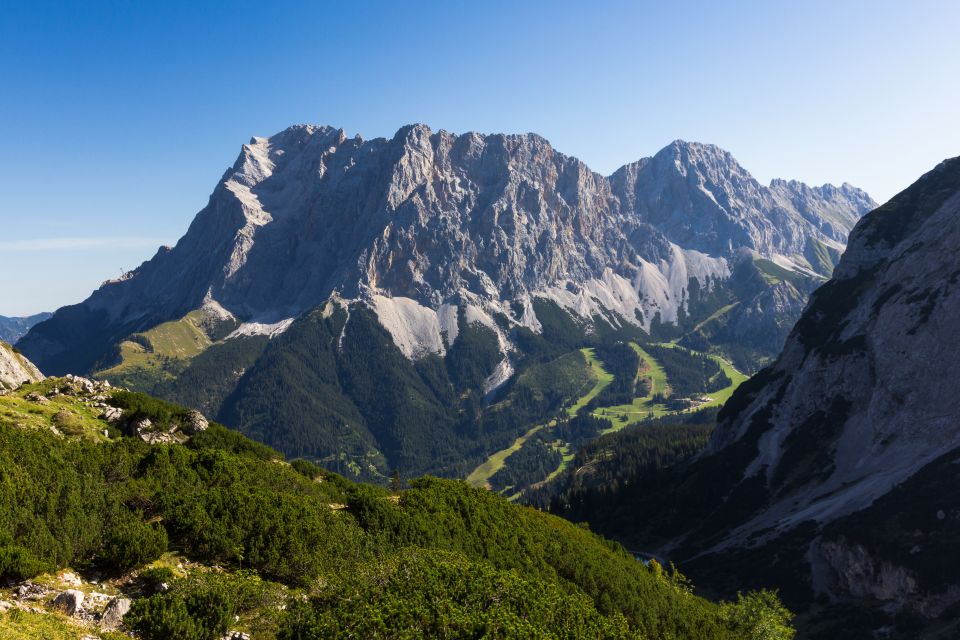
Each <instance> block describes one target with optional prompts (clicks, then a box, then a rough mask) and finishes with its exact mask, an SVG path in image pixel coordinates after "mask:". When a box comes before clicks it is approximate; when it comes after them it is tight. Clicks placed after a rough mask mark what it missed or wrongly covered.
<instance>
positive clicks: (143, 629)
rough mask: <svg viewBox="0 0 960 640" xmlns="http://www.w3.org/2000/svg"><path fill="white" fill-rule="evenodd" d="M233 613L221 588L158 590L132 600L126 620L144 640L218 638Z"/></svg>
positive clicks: (226, 595)
mask: <svg viewBox="0 0 960 640" xmlns="http://www.w3.org/2000/svg"><path fill="white" fill-rule="evenodd" d="M232 616H233V606H232V603H231V601H230V597H229V595H228V594H227V593H226V592H225V590H223V589H221V588H205V589H198V590H193V591H189V592H187V593H181V592H171V593H158V594H155V595H152V596H150V597H149V598H141V599H139V600H137V601H135V602H134V603H133V605H132V606H131V607H130V612H129V613H128V614H127V615H126V617H125V618H124V622H125V623H126V624H127V625H128V626H129V627H130V628H131V629H133V630H134V631H136V632H137V633H138V634H139V635H140V636H141V637H142V638H144V640H168V639H170V638H177V640H217V639H218V638H220V637H221V636H222V635H223V633H224V632H225V631H226V630H227V625H228V624H229V622H230V619H231V617H232Z"/></svg>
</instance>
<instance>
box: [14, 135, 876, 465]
mask: <svg viewBox="0 0 960 640" xmlns="http://www.w3.org/2000/svg"><path fill="white" fill-rule="evenodd" d="M874 206H875V203H874V202H873V201H872V200H871V199H870V198H869V196H867V194H865V193H864V192H862V191H860V190H858V189H855V188H854V187H851V186H849V185H846V184H844V185H843V186H841V187H834V186H831V185H825V186H822V187H809V186H806V185H804V184H802V183H798V182H795V181H783V180H775V181H773V182H772V183H771V184H770V185H768V186H765V185H762V184H760V183H759V182H757V181H756V180H755V179H754V178H753V177H752V176H751V175H750V174H749V173H748V172H747V171H746V170H745V169H744V168H743V167H741V166H740V165H739V164H738V163H737V162H736V160H735V159H734V158H733V157H732V156H731V155H730V154H729V153H727V152H725V151H723V150H721V149H719V148H717V147H715V146H712V145H704V144H697V143H687V142H683V141H676V142H674V143H672V144H670V145H668V146H667V147H666V148H664V149H663V150H661V151H660V152H658V153H657V154H656V155H654V156H653V157H650V158H645V159H642V160H640V161H638V162H635V163H631V164H629V165H626V166H624V167H622V168H620V169H619V170H617V171H616V172H614V174H612V175H611V176H609V177H605V176H601V175H599V174H597V173H595V172H593V171H591V170H590V169H589V168H588V167H587V166H586V165H585V164H584V163H582V162H580V161H579V160H577V159H576V158H572V157H570V156H566V155H564V154H561V153H559V152H557V151H555V150H554V149H553V148H552V147H551V146H550V144H549V143H548V142H547V141H546V140H544V139H543V138H541V137H539V136H537V135H534V134H525V135H480V134H476V133H467V134H463V135H454V134H450V133H447V132H445V131H438V132H433V131H431V130H430V129H429V128H428V127H426V126H425V125H413V126H407V127H404V128H402V129H400V130H399V131H398V132H397V133H396V135H395V136H394V137H393V138H391V139H389V140H388V139H382V138H378V139H373V140H363V139H361V138H360V137H359V136H357V137H352V138H351V137H348V136H347V135H346V134H345V133H344V132H343V131H342V130H339V129H334V128H331V127H317V126H295V127H291V128H289V129H287V130H285V131H283V132H281V133H279V134H276V135H274V136H271V137H269V138H254V139H252V140H251V141H250V143H249V144H247V145H244V146H243V148H242V151H241V153H240V156H239V158H238V159H237V161H236V162H235V164H234V165H233V167H231V168H230V169H228V170H227V171H226V173H225V174H224V176H223V178H222V179H221V181H220V182H219V184H218V185H217V186H216V188H215V189H214V192H213V194H212V195H211V197H210V201H209V203H208V204H207V206H206V207H205V208H204V209H203V210H201V211H200V212H199V213H198V214H197V216H196V218H195V219H194V221H193V223H192V224H191V225H190V228H189V229H188V231H187V233H186V234H185V235H184V236H183V238H181V240H180V241H179V242H178V243H177V244H176V246H174V247H163V248H161V249H160V250H159V251H158V253H157V254H156V255H155V256H154V257H153V258H152V259H151V260H149V261H147V262H145V263H144V264H143V265H141V266H140V267H138V268H137V269H136V270H134V271H132V272H130V273H127V274H125V275H124V276H123V277H122V278H120V279H118V280H114V281H110V282H107V283H105V284H104V285H103V286H102V287H101V288H100V289H98V290H97V291H95V292H94V293H93V294H92V295H91V296H90V297H89V298H88V299H87V300H86V301H84V302H83V303H81V304H79V305H73V306H70V307H64V308H62V309H60V310H58V311H57V312H56V313H55V314H54V316H53V317H52V318H50V319H49V320H47V321H45V322H42V323H40V324H38V325H36V326H35V327H33V328H32V329H31V330H30V332H29V333H28V334H27V335H26V336H24V337H23V338H22V339H21V340H20V341H19V343H18V347H19V348H20V349H21V350H22V351H23V352H24V353H25V354H26V355H27V356H29V357H30V358H31V359H32V360H33V361H34V362H36V363H37V364H38V366H39V367H40V368H41V369H42V370H43V371H44V372H45V373H48V374H62V373H66V372H75V373H96V374H97V375H99V376H101V377H105V378H107V379H110V380H112V381H114V382H119V383H123V384H127V385H129V386H131V387H134V388H140V389H143V390H147V391H150V392H153V393H157V394H159V395H161V396H164V397H168V398H172V399H174V400H178V401H181V402H185V403H187V404H191V405H197V404H201V403H202V404H204V406H201V407H200V408H202V409H204V410H206V411H208V412H210V413H211V414H213V415H215V416H217V417H218V418H219V419H221V420H223V421H224V422H225V423H227V424H229V425H231V426H234V427H237V428H239V429H241V430H242V431H244V432H245V433H248V434H250V435H253V436H255V437H257V438H260V439H262V440H264V441H266V442H268V443H270V444H272V445H273V446H276V447H278V448H280V449H281V450H283V451H284V452H286V453H288V454H291V455H301V456H308V457H311V458H314V459H318V460H326V461H327V462H330V461H332V460H333V459H340V458H342V457H343V456H344V455H346V456H347V457H348V458H349V459H350V460H351V461H352V462H357V461H360V466H361V467H362V468H363V469H376V470H377V473H385V472H386V471H388V470H389V469H391V468H398V467H399V468H403V469H406V470H410V471H411V472H423V471H430V472H434V473H442V474H459V473H462V472H463V471H464V470H465V469H467V470H468V467H469V462H470V461H473V460H476V459H478V458H482V457H483V456H484V455H486V454H488V453H489V452H490V451H491V450H496V448H499V447H500V446H502V445H504V444H506V443H509V441H511V440H512V438H514V437H515V436H516V435H517V433H518V429H519V428H520V427H521V426H522V425H521V424H518V423H522V422H523V421H524V420H523V419H518V417H517V416H516V415H512V416H511V417H510V418H507V417H506V416H500V417H494V418H491V417H490V414H491V413H492V412H490V411H488V410H486V408H487V407H489V406H490V405H491V403H493V402H494V401H495V400H496V399H497V398H498V397H499V398H503V397H505V396H506V394H508V393H509V392H510V390H511V388H512V386H511V385H513V384H515V382H516V380H517V379H518V377H519V375H520V374H521V373H522V372H523V370H524V368H525V367H528V366H530V365H531V364H533V363H536V362H540V361H542V360H543V359H545V358H547V357H548V356H557V355H560V354H559V353H557V352H556V348H557V347H558V346H565V347H567V348H568V349H573V348H576V347H579V346H582V345H583V344H587V343H588V342H589V341H590V340H591V336H593V337H596V336H601V335H603V334H605V333H611V332H612V333H617V332H621V333H624V334H625V335H626V334H630V335H633V334H636V333H637V332H639V334H642V335H649V336H657V337H659V338H671V339H676V340H678V341H679V343H680V344H681V345H684V346H688V347H690V348H695V349H700V350H709V351H714V352H716V353H719V354H722V355H724V356H725V357H727V358H729V359H730V360H731V361H733V362H734V363H735V364H736V365H737V366H738V367H739V368H740V369H742V370H745V371H753V370H756V369H757V368H759V367H760V366H762V365H763V364H765V363H766V362H768V361H769V360H770V359H771V358H772V357H773V356H775V355H776V353H777V352H778V351H779V349H780V347H781V346H782V344H783V340H784V339H785V337H786V334H787V332H788V331H789V328H790V327H791V326H792V325H793V323H794V321H795V320H796V319H797V317H799V314H800V312H801V310H802V308H803V306H804V304H805V303H806V300H807V296H808V295H809V293H810V292H811V291H812V290H813V289H815V288H816V286H817V285H819V284H821V283H822V282H824V281H825V279H826V278H827V277H828V276H829V275H830V273H831V272H832V270H833V268H834V266H835V264H836V263H837V261H838V259H839V257H840V255H841V253H842V252H843V249H844V246H845V241H846V237H847V233H848V232H849V230H850V229H851V228H852V226H853V225H854V224H855V223H856V221H857V219H858V218H859V217H860V216H861V215H862V214H863V213H865V212H866V211H868V210H870V209H872V208H873V207H874ZM639 334H638V335H639ZM538 340H539V342H538ZM373 372H380V373H381V374H382V375H380V377H379V378H377V379H373V378H372V374H373ZM278 380H279V381H280V382H277V381H278ZM517 404H518V403H514V406H517ZM548 404H549V403H548ZM546 408H547V407H546V406H538V407H537V408H536V411H531V412H530V413H531V414H532V413H536V412H537V411H543V410H545V409H546ZM524 419H525V418H524ZM491 420H492V422H491ZM508 423H512V426H510V424H508ZM464 443H466V444H464Z"/></svg>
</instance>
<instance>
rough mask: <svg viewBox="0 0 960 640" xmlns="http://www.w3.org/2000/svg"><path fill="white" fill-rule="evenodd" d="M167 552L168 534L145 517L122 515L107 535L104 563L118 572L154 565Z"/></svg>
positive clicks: (102, 559) (118, 515) (123, 513)
mask: <svg viewBox="0 0 960 640" xmlns="http://www.w3.org/2000/svg"><path fill="white" fill-rule="evenodd" d="M166 550H167V532H166V530H165V529H164V528H163V526H162V525H160V524H159V523H147V522H144V520H143V516H142V514H140V515H135V514H132V513H130V512H128V511H120V512H118V513H117V514H116V515H115V516H114V518H113V522H112V523H111V525H110V529H109V530H108V532H107V536H106V541H105V545H104V550H103V555H102V558H101V563H102V564H103V565H105V566H110V567H112V568H114V569H116V570H118V571H126V570H128V569H133V568H134V567H137V566H140V565H142V564H146V563H148V562H152V561H153V560H156V559H157V558H159V557H160V556H161V555H162V554H163V553H164V552H165V551H166Z"/></svg>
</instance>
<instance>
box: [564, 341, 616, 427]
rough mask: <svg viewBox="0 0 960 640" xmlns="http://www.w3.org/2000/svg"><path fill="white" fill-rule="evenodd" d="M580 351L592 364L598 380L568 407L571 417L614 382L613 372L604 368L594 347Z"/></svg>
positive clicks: (591, 368) (591, 366) (592, 369)
mask: <svg viewBox="0 0 960 640" xmlns="http://www.w3.org/2000/svg"><path fill="white" fill-rule="evenodd" d="M580 353H582V354H583V357H584V358H586V360H587V363H588V364H589V365H590V371H591V372H592V373H593V375H594V377H595V378H596V381H595V382H594V383H593V387H591V389H590V390H589V391H587V392H586V393H585V394H583V395H582V396H580V397H579V398H578V399H577V401H576V402H574V403H573V405H571V406H570V408H568V409H567V414H568V415H569V416H570V417H571V418H572V417H573V416H575V415H577V412H578V411H579V410H580V409H582V408H583V407H585V406H586V405H587V403H588V402H590V401H591V400H593V399H594V398H596V397H597V395H599V394H600V392H601V391H603V390H604V389H605V388H606V387H607V386H608V385H609V384H610V383H611V382H613V374H611V373H608V372H607V370H606V369H604V368H603V363H602V362H600V360H599V359H598V358H597V356H596V353H594V350H593V349H580Z"/></svg>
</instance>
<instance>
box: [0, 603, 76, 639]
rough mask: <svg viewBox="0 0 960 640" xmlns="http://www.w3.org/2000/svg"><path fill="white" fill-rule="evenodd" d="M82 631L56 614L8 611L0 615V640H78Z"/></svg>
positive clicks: (64, 617)
mask: <svg viewBox="0 0 960 640" xmlns="http://www.w3.org/2000/svg"><path fill="white" fill-rule="evenodd" d="M82 636H89V634H88V633H86V632H85V631H84V630H82V629H80V628H79V627H76V626H74V625H72V624H70V622H69V621H68V619H67V617H66V616H63V615H61V614H56V613H34V612H32V611H18V610H10V611H8V612H7V613H4V614H0V640H79V639H80V638H81V637H82Z"/></svg>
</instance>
